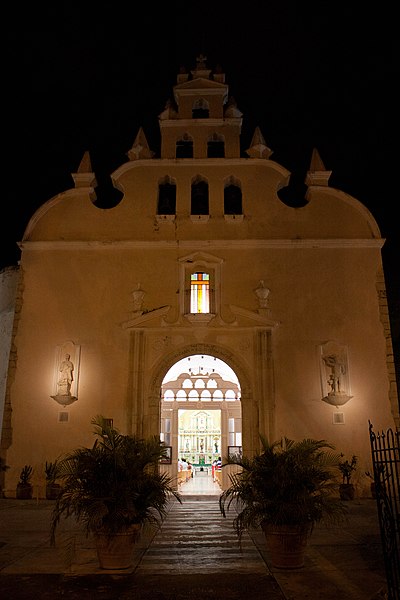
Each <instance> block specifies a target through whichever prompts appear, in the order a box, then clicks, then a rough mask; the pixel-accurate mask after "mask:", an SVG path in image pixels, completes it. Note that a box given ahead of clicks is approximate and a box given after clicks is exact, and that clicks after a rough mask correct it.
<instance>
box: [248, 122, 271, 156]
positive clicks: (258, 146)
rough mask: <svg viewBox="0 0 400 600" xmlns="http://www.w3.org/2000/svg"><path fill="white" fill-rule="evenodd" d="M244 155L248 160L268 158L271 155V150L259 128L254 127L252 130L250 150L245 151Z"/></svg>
mask: <svg viewBox="0 0 400 600" xmlns="http://www.w3.org/2000/svg"><path fill="white" fill-rule="evenodd" d="M246 154H247V155H248V156H250V158H269V157H270V156H271V154H272V150H271V149H270V148H268V146H267V144H266V143H265V140H264V137H263V134H262V133H261V130H260V128H259V127H256V128H255V130H254V134H253V139H252V140H251V145H250V148H248V149H247V150H246Z"/></svg>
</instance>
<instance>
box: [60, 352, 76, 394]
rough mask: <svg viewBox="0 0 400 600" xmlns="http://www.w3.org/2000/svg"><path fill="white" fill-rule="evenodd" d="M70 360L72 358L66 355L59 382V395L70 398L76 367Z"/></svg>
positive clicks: (62, 363)
mask: <svg viewBox="0 0 400 600" xmlns="http://www.w3.org/2000/svg"><path fill="white" fill-rule="evenodd" d="M70 359H71V356H70V355H69V354H66V355H65V359H64V360H63V361H62V362H61V364H60V368H59V371H60V376H59V378H58V382H57V385H58V394H59V395H60V396H69V395H70V394H71V385H72V381H73V378H74V377H73V371H74V365H73V363H72V361H71V360H70Z"/></svg>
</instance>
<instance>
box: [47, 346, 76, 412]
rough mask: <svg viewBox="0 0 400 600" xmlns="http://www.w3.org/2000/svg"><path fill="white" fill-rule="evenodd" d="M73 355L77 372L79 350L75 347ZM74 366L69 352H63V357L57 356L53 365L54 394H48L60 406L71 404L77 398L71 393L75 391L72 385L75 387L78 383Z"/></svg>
mask: <svg viewBox="0 0 400 600" xmlns="http://www.w3.org/2000/svg"><path fill="white" fill-rule="evenodd" d="M74 356H75V359H76V360H77V367H76V368H77V373H78V372H79V351H78V349H76V348H75V351H74ZM75 366H76V365H74V363H73V362H72V360H71V355H70V354H69V352H67V353H65V354H64V358H63V359H62V360H61V358H59V357H57V364H56V365H55V383H54V387H55V392H56V393H55V394H54V395H53V396H50V397H51V398H53V400H55V401H56V402H58V404H61V405H62V406H67V405H69V404H72V403H73V402H76V400H78V398H77V397H76V396H73V395H72V394H73V393H76V391H77V390H76V389H75V390H74V389H73V387H74V386H75V388H77V383H78V375H76V376H75V375H74V373H75Z"/></svg>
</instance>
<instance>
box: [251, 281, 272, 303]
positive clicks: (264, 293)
mask: <svg viewBox="0 0 400 600" xmlns="http://www.w3.org/2000/svg"><path fill="white" fill-rule="evenodd" d="M270 291H271V290H269V289H268V288H267V287H265V285H264V280H263V279H260V283H259V286H258V288H256V289H255V290H254V293H255V295H256V296H257V298H258V305H259V307H260V308H268V296H269V294H270Z"/></svg>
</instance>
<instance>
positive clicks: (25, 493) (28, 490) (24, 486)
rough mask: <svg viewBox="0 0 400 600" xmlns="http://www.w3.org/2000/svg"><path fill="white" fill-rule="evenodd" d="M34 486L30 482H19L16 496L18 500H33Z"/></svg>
mask: <svg viewBox="0 0 400 600" xmlns="http://www.w3.org/2000/svg"><path fill="white" fill-rule="evenodd" d="M32 496H33V486H32V485H31V484H30V483H17V490H16V498H17V499H18V500H31V499H32Z"/></svg>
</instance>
